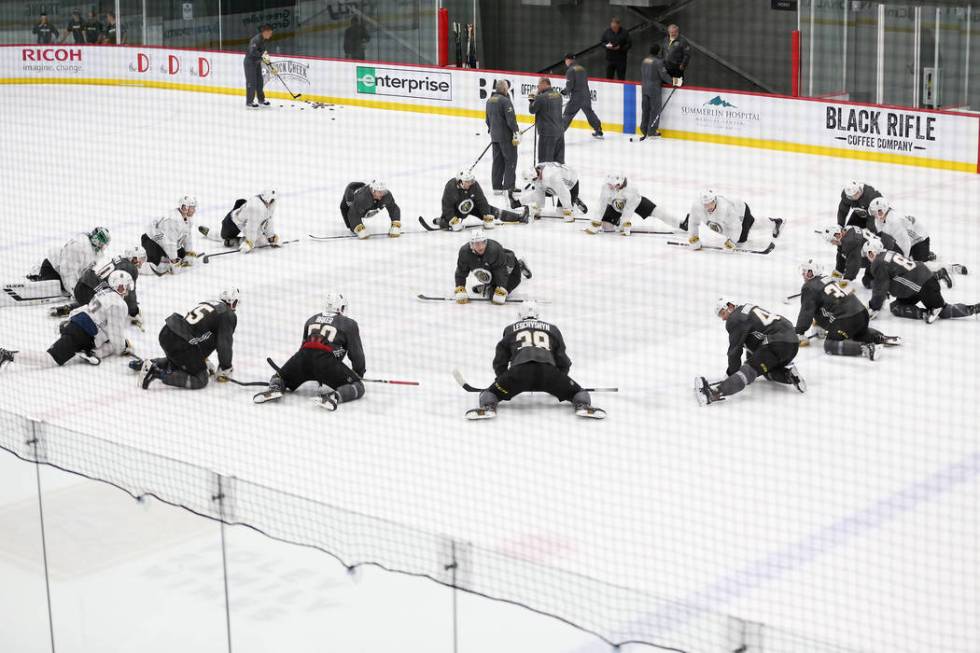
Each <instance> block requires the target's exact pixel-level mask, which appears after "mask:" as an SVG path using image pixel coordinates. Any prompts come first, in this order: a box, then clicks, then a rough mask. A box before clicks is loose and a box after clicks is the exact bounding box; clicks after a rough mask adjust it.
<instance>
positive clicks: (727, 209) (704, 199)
mask: <svg viewBox="0 0 980 653" xmlns="http://www.w3.org/2000/svg"><path fill="white" fill-rule="evenodd" d="M769 221H770V222H771V223H772V237H773V238H778V237H779V232H780V231H781V230H782V228H783V219H782V218H769ZM754 224H755V216H753V215H752V210H751V209H749V205H748V204H746V203H745V202H743V201H742V200H740V199H738V198H729V197H725V196H724V195H719V194H718V193H716V192H715V191H714V190H712V189H710V188H708V189H706V190H703V191H701V195H700V197H699V198H698V200H697V201H696V202H695V203H694V204H693V205H692V206H691V212H690V213H688V214H687V217H686V218H684V221H683V222H681V224H680V228H681V229H684V230H686V231H687V233H688V239H687V242H688V244H689V245H690V246H691V248H692V249H701V247H702V246H703V245H707V246H709V247H717V248H721V249H724V250H726V251H734V250H735V249H737V248H738V246H739V245H741V244H743V243H745V242H746V241H748V239H749V232H750V231H751V230H752V226H753V225H754Z"/></svg>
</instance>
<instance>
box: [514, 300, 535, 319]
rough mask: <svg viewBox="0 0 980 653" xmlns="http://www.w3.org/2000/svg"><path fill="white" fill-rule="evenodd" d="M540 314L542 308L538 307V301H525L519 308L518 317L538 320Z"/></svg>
mask: <svg viewBox="0 0 980 653" xmlns="http://www.w3.org/2000/svg"><path fill="white" fill-rule="evenodd" d="M540 315H541V310H540V309H539V308H538V303H537V302H524V303H523V304H521V307H520V308H519V309H517V319H519V320H536V319H538V317H539V316H540Z"/></svg>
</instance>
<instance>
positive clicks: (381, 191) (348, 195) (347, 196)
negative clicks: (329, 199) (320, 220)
mask: <svg viewBox="0 0 980 653" xmlns="http://www.w3.org/2000/svg"><path fill="white" fill-rule="evenodd" d="M381 209H386V210H387V211H388V217H389V218H390V219H391V225H390V226H389V227H388V236H390V237H391V238H397V237H398V236H400V235H401V233H402V210H401V209H400V208H399V207H398V204H396V203H395V198H394V197H393V196H392V194H391V191H390V190H388V185H387V184H386V183H384V182H383V181H380V180H378V179H374V180H372V181H370V182H368V183H366V184H365V183H364V182H363V181H352V182H351V183H349V184H347V187H346V188H345V189H344V196H343V198H341V200H340V215H341V216H342V217H343V218H344V224H345V225H347V228H348V229H350V230H351V233H353V234H354V235H355V236H357V237H358V238H360V239H364V238H367V237H369V236H370V235H371V234H369V233H368V231H367V228H366V227H365V226H364V219H365V218H370V217H372V216H374V215H375V214H377V212H378V211H380V210H381Z"/></svg>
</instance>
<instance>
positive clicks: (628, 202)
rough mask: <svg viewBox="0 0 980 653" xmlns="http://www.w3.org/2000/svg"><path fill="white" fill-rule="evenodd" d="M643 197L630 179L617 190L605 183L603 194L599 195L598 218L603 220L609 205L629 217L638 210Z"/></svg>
mask: <svg viewBox="0 0 980 653" xmlns="http://www.w3.org/2000/svg"><path fill="white" fill-rule="evenodd" d="M642 199H643V196H642V195H640V192H639V191H638V190H636V188H634V187H633V185H632V184H631V183H630V182H629V181H627V182H626V185H624V186H623V187H622V188H618V189H615V190H614V189H613V188H612V187H610V186H609V185H608V184H603V186H602V194H600V195H599V215H598V217H597V219H598V220H602V216H603V214H604V213H605V211H606V207H607V206H611V207H613V209H615V210H616V211H617V212H618V213H622V214H623V217H624V218H628V217H629V216H631V215H633V212H634V211H636V207H638V206H639V205H640V200H642Z"/></svg>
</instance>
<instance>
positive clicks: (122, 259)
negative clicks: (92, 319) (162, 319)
mask: <svg viewBox="0 0 980 653" xmlns="http://www.w3.org/2000/svg"><path fill="white" fill-rule="evenodd" d="M144 263H146V250H145V249H143V248H142V247H141V246H139V245H137V246H136V247H132V248H130V249H128V250H126V253H125V254H123V255H122V256H116V257H115V258H113V259H112V260H111V261H109V262H108V263H106V264H105V265H103V266H102V267H100V268H89V269H88V270H86V271H85V272H84V273H83V274H82V276H81V277H79V279H78V283H76V284H75V288H74V296H75V301H74V302H72V303H70V304H64V305H62V306H56V307H54V308H52V309H51V315H52V316H53V317H64V316H65V315H68V314H69V313H71V312H72V311H73V310H75V309H76V308H78V307H79V306H84V305H85V304H88V303H89V302H90V301H92V298H93V297H95V291H96V289H98V287H99V286H100V285H102V284H104V283H105V282H106V281H108V279H109V275H110V274H112V273H113V272H115V271H116V270H122V271H124V272H127V273H128V274H129V276H131V277H132V278H133V284H134V285H133V289H132V290H130V291H129V293H128V294H127V295H126V296H125V297H124V299H125V301H126V306H127V307H128V308H129V317H130V319H131V321H132V323H133V324H135V325H137V326H142V324H143V316H142V313H141V312H140V306H139V301H138V300H137V298H136V286H135V284H136V280H137V279H139V276H140V272H139V271H140V268H141V267H143V264H144Z"/></svg>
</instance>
